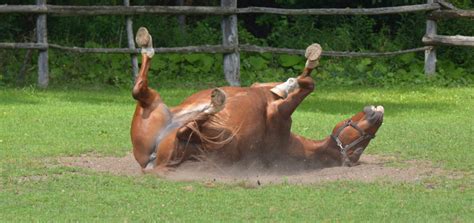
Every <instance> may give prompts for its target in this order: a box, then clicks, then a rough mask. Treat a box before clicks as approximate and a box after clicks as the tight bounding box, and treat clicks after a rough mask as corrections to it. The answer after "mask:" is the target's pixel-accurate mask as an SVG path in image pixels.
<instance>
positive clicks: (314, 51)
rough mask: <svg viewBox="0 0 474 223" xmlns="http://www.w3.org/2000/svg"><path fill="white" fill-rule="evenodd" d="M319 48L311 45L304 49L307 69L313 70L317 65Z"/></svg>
mask: <svg viewBox="0 0 474 223" xmlns="http://www.w3.org/2000/svg"><path fill="white" fill-rule="evenodd" d="M321 52H322V49H321V46H320V45H319V44H317V43H313V44H311V45H310V46H308V48H306V53H305V57H306V59H307V60H306V65H305V67H306V68H308V69H314V68H315V67H317V66H318V65H319V58H320V57H321Z"/></svg>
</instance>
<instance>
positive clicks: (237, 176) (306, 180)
mask: <svg viewBox="0 0 474 223" xmlns="http://www.w3.org/2000/svg"><path fill="white" fill-rule="evenodd" d="M393 160H394V158H393V157H382V156H375V155H363V156H362V158H361V160H360V163H359V165H357V166H353V167H330V168H316V169H315V168H313V169H307V168H304V167H302V165H298V164H297V163H286V164H279V165H278V164H277V165H275V166H272V167H271V168H268V167H264V165H261V163H259V162H258V161H254V162H251V163H249V162H247V163H242V164H236V165H233V166H225V167H222V166H218V165H216V164H215V163H214V162H211V161H203V162H187V163H184V164H182V165H181V166H179V167H178V168H176V169H175V170H174V171H170V172H169V173H167V174H166V175H164V176H161V177H164V178H166V179H169V180H174V181H198V182H219V183H245V184H248V185H249V186H252V185H255V186H256V185H268V184H279V183H291V184H315V183H321V182H329V181H336V180H354V181H362V182H373V181H375V180H388V181H404V182H415V181H419V180H421V179H423V178H426V177H430V176H439V175H450V176H453V174H454V173H447V172H446V171H444V170H442V169H439V168H435V167H433V166H432V165H431V164H430V163H429V162H421V161H407V162H403V163H402V165H398V166H401V167H393V166H394V165H392V166H390V163H391V162H392V161H393ZM58 161H59V163H60V164H61V165H65V166H73V167H81V168H87V169H91V170H94V171H99V172H108V173H111V174H116V175H134V176H139V175H143V173H142V172H141V169H140V167H139V166H138V164H137V163H136V161H135V160H134V158H133V156H132V155H131V154H130V155H127V156H125V157H97V156H93V155H86V156H82V157H61V158H59V159H58Z"/></svg>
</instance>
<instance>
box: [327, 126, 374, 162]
mask: <svg viewBox="0 0 474 223" xmlns="http://www.w3.org/2000/svg"><path fill="white" fill-rule="evenodd" d="M349 126H351V127H352V128H354V129H356V130H357V131H358V132H359V135H360V136H359V138H357V139H356V140H354V141H352V142H351V143H349V144H347V145H345V146H344V145H343V144H342V142H341V140H340V139H339V135H340V134H341V132H342V131H343V130H344V129H345V128H346V127H349ZM331 138H332V139H333V140H334V142H336V144H337V146H338V147H339V150H340V152H341V155H342V166H346V164H350V163H351V160H350V159H349V157H348V156H347V151H348V150H349V149H351V148H352V147H354V146H356V145H357V144H359V143H361V142H362V141H364V140H366V139H369V140H371V139H373V138H375V135H372V134H369V133H366V132H365V131H364V130H363V129H361V128H359V126H357V122H352V120H351V119H349V120H347V121H346V122H345V123H344V125H342V126H341V127H339V129H337V131H336V134H335V135H334V134H331ZM364 149H365V148H364Z"/></svg>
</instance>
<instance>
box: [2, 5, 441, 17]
mask: <svg viewBox="0 0 474 223" xmlns="http://www.w3.org/2000/svg"><path fill="white" fill-rule="evenodd" d="M440 8H441V6H440V5H439V4H437V3H432V4H419V5H406V6H395V7H382V8H369V9H365V8H321V9H282V8H267V7H247V8H232V7H218V6H155V5H149V6H68V5H44V6H38V5H0V13H36V14H51V15H58V16H77V15H83V16H95V15H143V14H165V15H234V14H251V13H265V14H278V15H293V16H294V15H385V14H398V13H409V12H420V11H433V10H437V9H440Z"/></svg>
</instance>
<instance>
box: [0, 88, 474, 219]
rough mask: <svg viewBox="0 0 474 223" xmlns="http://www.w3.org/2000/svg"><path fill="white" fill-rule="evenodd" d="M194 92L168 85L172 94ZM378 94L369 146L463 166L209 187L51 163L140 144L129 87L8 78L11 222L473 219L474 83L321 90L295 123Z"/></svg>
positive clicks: (4, 179) (0, 116)
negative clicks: (18, 84)
mask: <svg viewBox="0 0 474 223" xmlns="http://www.w3.org/2000/svg"><path fill="white" fill-rule="evenodd" d="M194 91H195V89H160V93H161V94H162V96H163V98H164V100H165V101H166V102H167V103H168V104H169V105H175V104H177V103H179V101H180V100H182V99H183V98H184V97H185V96H187V95H190V94H191V93H193V92H194ZM368 104H377V105H378V104H382V105H384V107H385V110H386V116H385V120H384V125H383V126H382V127H381V129H380V130H379V133H378V135H377V138H376V139H375V140H374V141H373V142H372V143H371V145H370V146H369V147H368V149H367V150H366V153H369V154H380V155H386V156H393V157H395V158H396V159H397V160H399V161H402V160H412V159H416V160H421V161H430V162H431V163H432V165H433V166H436V167H439V168H442V169H445V170H446V171H453V172H457V173H458V175H460V176H461V177H456V178H452V177H449V176H445V177H433V178H429V179H423V180H419V181H416V182H413V183H400V182H388V181H383V180H380V181H376V182H373V183H362V182H354V181H337V182H332V183H322V184H317V185H301V186H299V185H288V184H282V185H273V186H264V187H258V188H246V187H242V186H239V185H225V184H217V185H214V186H212V187H210V186H208V185H206V184H203V183H198V182H169V181H166V180H162V179H158V178H156V177H153V176H138V177H132V176H114V175H110V174H106V173H97V172H94V171H91V170H87V169H81V168H72V167H64V166H61V165H51V163H48V162H45V160H54V158H55V157H60V156H79V155H81V154H87V153H94V154H97V155H102V156H124V155H125V154H127V153H129V152H130V150H131V145H130V139H129V126H130V121H131V116H132V113H133V110H134V101H133V100H132V99H131V97H130V94H129V92H128V91H125V90H118V89H84V90H70V89H50V90H47V91H41V90H37V89H35V88H25V89H2V90H0V157H1V158H0V173H1V183H0V222H6V221H15V222H16V221H81V222H89V221H114V222H115V221H173V222H175V221H187V222H194V221H221V222H222V221H272V222H274V221H284V222H291V221H304V222H314V221H331V222H338V221H340V222H342V221H344V222H347V221H371V222H381V221H390V222H392V221H394V222H419V221H422V222H446V221H448V222H473V221H474V187H473V185H474V175H473V170H474V155H473V148H474V139H473V136H472V135H473V133H474V127H473V125H474V120H473V118H474V116H473V114H474V88H431V87H418V88H383V89H382V88H350V89H347V88H345V89H344V88H336V89H333V88H321V89H316V91H315V92H314V93H313V94H312V95H310V96H309V97H308V98H307V100H306V101H305V102H304V104H303V105H302V106H300V108H299V109H298V111H297V112H296V113H295V114H294V116H293V117H294V121H293V123H294V125H293V130H294V131H295V132H298V133H300V134H302V135H305V136H307V137H310V138H322V137H324V136H326V135H327V134H328V133H329V132H330V130H331V129H332V128H333V127H334V124H335V123H337V122H338V121H340V120H342V119H344V118H347V117H349V116H350V115H352V114H354V113H355V112H357V111H359V110H361V109H362V108H363V107H364V105H368ZM395 165H396V164H395ZM190 188H191V189H190Z"/></svg>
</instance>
